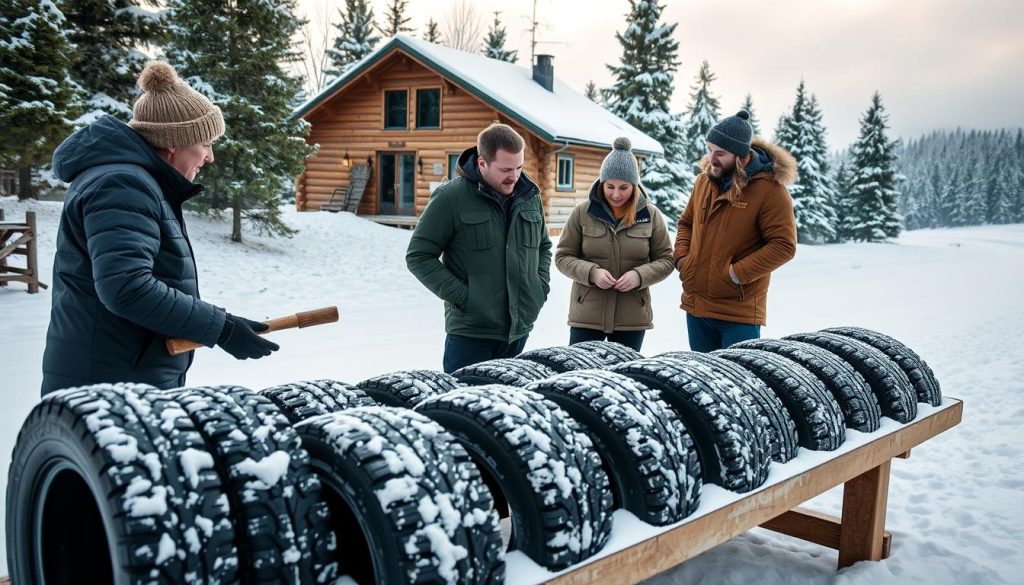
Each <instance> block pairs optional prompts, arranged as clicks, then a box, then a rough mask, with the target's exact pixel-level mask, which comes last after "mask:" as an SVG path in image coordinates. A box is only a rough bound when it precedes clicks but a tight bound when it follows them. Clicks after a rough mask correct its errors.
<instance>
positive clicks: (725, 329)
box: [686, 313, 761, 353]
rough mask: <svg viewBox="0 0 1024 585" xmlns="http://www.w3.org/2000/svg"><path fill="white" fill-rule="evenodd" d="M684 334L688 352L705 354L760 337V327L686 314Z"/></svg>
mask: <svg viewBox="0 0 1024 585" xmlns="http://www.w3.org/2000/svg"><path fill="white" fill-rule="evenodd" d="M686 333H687V334H688V335H689V337H690V350H691V351H700V352H704V353H707V352H709V351H714V350H716V349H725V348H727V347H729V346H730V345H733V344H735V343H739V342H741V341H746V340H748V339H757V338H759V337H761V326H760V325H750V324H748V323H733V322H731V321H722V320H721V319H710V318H708V317H694V316H693V315H691V314H689V313H687V314H686Z"/></svg>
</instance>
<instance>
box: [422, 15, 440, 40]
mask: <svg viewBox="0 0 1024 585" xmlns="http://www.w3.org/2000/svg"><path fill="white" fill-rule="evenodd" d="M423 39H424V40H426V41H427V42H429V43H437V44H441V30H440V28H439V26H438V24H437V21H436V20H434V17H433V16H431V17H430V20H428V21H427V30H425V31H424V32H423Z"/></svg>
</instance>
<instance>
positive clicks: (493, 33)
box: [483, 10, 519, 63]
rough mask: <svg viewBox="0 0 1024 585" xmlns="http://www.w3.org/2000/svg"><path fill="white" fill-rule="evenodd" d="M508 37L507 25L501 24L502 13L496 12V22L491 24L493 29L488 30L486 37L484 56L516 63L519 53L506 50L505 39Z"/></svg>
mask: <svg viewBox="0 0 1024 585" xmlns="http://www.w3.org/2000/svg"><path fill="white" fill-rule="evenodd" d="M507 36H508V31H507V30H506V29H505V25H504V24H502V22H501V12H500V11H498V10H495V11H494V20H493V21H492V22H491V28H489V29H487V36H486V37H484V45H483V54H484V56H485V57H490V58H491V59H498V60H501V61H508V62H509V63H515V62H516V59H517V58H518V56H519V51H509V50H507V49H505V37H507Z"/></svg>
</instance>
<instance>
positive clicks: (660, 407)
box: [526, 370, 701, 526]
mask: <svg viewBox="0 0 1024 585" xmlns="http://www.w3.org/2000/svg"><path fill="white" fill-rule="evenodd" d="M526 389H527V390H533V391H534V392H537V393H539V394H543V395H544V396H545V397H546V398H547V399H548V400H551V401H552V402H554V403H555V404H557V405H558V406H560V407H562V408H563V409H564V410H565V411H566V412H568V413H569V414H570V415H571V416H572V417H573V418H574V419H576V422H578V423H579V424H580V426H582V427H583V429H584V430H585V431H586V432H587V434H588V435H589V436H590V439H591V441H593V443H594V446H595V448H596V450H597V453H598V455H600V456H601V459H602V461H603V463H604V468H605V471H606V472H607V473H608V477H609V479H610V480H611V487H612V493H613V494H614V496H615V500H616V507H619V508H624V509H626V510H628V511H630V512H632V513H633V514H634V515H636V516H637V517H638V518H640V519H641V520H643V521H644V522H647V523H648V524H654V525H656V526H663V525H665V524H671V523H673V522H678V521H679V520H682V519H683V518H685V517H687V516H689V515H690V514H692V513H693V511H694V510H695V509H696V508H697V505H698V504H699V503H700V489H701V480H700V464H699V463H698V462H697V451H696V450H695V448H694V446H693V441H692V440H690V434H689V433H688V432H687V430H686V427H684V426H683V421H682V420H680V418H679V416H678V415H677V414H676V413H675V411H673V410H672V409H671V408H670V407H669V406H668V405H667V404H665V402H664V401H663V400H662V399H661V395H660V393H659V392H657V391H655V390H651V389H649V388H647V387H646V386H644V385H643V384H641V383H639V382H637V381H635V380H632V379H631V378H628V377H626V376H623V375H621V374H616V373H613V372H607V371H602V370H581V371H578V372H566V373H563V374H558V375H557V376H554V377H551V378H548V379H546V380H542V381H540V382H533V383H532V384H530V385H528V386H527V387H526Z"/></svg>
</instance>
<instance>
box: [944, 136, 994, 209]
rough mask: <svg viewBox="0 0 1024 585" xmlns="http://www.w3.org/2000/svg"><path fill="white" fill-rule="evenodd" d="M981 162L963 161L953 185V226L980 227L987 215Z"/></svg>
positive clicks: (974, 160)
mask: <svg viewBox="0 0 1024 585" xmlns="http://www.w3.org/2000/svg"><path fill="white" fill-rule="evenodd" d="M972 142H974V141H972ZM981 168H982V165H981V161H980V160H977V159H972V160H968V161H965V164H964V167H963V171H964V172H962V173H960V174H959V181H957V182H956V183H954V185H955V191H954V193H956V205H955V206H954V207H953V213H952V217H951V219H952V222H953V225H957V226H964V225H981V224H983V223H985V218H986V216H987V215H988V206H987V202H986V197H985V181H984V179H983V177H982V173H981Z"/></svg>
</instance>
